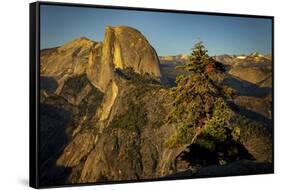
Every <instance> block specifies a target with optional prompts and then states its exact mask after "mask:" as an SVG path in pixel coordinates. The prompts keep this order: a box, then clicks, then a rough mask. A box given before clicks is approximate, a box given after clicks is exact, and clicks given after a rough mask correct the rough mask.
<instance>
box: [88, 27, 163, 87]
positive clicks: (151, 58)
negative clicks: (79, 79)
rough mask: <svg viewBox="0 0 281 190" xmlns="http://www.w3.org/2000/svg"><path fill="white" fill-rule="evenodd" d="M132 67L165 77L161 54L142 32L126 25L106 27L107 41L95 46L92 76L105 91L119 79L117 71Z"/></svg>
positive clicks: (94, 81) (89, 75) (90, 63)
mask: <svg viewBox="0 0 281 190" xmlns="http://www.w3.org/2000/svg"><path fill="white" fill-rule="evenodd" d="M128 67H131V68H133V69H134V71H135V72H137V73H139V74H145V73H148V74H151V75H153V76H155V77H156V78H159V79H160V76H161V73H160V66H159V60H158V56H157V54H156V52H155V50H154V49H153V48H152V47H151V46H150V44H149V42H148V41H147V40H146V39H145V37H144V36H143V35H142V34H141V33H140V32H139V31H137V30H135V29H133V28H130V27H126V26H117V27H106V30H105V37H104V41H103V43H99V44H95V46H93V48H92V49H91V52H90V55H89V64H88V67H87V75H88V78H89V79H90V81H91V82H92V83H93V85H95V86H96V87H97V88H99V89H100V90H101V91H102V92H104V91H105V89H107V87H108V84H109V83H110V82H111V81H112V80H115V76H114V70H115V69H124V68H128Z"/></svg>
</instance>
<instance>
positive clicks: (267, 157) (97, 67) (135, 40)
mask: <svg viewBox="0 0 281 190" xmlns="http://www.w3.org/2000/svg"><path fill="white" fill-rule="evenodd" d="M104 35H105V37H104V40H103V41H102V42H96V41H93V40H90V39H87V38H85V37H82V38H78V39H75V40H73V41H71V42H69V43H66V44H64V45H62V46H60V47H55V48H50V49H45V50H41V55H40V74H41V77H40V79H41V81H40V86H41V89H40V118H41V119H40V121H41V123H40V135H41V138H40V139H41V142H40V143H41V144H40V155H41V160H40V169H41V171H42V172H41V173H40V178H41V180H42V183H43V184H45V185H51V184H55V185H57V183H61V184H65V183H90V182H102V181H115V180H116V181H118V180H139V179H154V178H159V177H165V176H169V175H174V174H177V173H178V172H181V171H187V170H189V169H190V167H189V165H188V164H187V163H186V160H182V159H179V157H178V155H180V154H181V153H182V152H185V151H187V150H186V147H185V146H182V147H178V148H174V149H170V148H168V147H166V146H165V145H164V142H165V141H166V140H167V139H168V138H169V137H170V136H171V135H172V134H174V132H175V127H174V126H173V125H171V124H169V123H166V122H165V118H166V116H167V114H168V113H169V112H170V111H171V105H172V102H173V97H172V96H171V94H170V87H171V86H173V85H175V83H174V82H175V78H176V76H177V75H179V74H188V73H186V72H184V71H179V70H177V69H175V66H177V65H182V64H183V63H185V62H186V61H189V56H188V55H185V54H181V55H176V56H159V57H158V55H157V52H156V51H155V50H154V48H153V47H152V46H151V45H150V43H149V41H148V40H147V39H146V38H145V36H143V35H142V34H141V32H140V31H138V30H136V29H134V28H130V27H127V26H117V27H107V28H106V29H105V34H104ZM214 58H215V59H216V60H217V61H219V62H222V63H223V64H224V65H225V67H226V68H227V75H226V77H225V79H224V81H225V83H227V84H229V85H230V86H231V87H232V88H234V89H235V90H236V98H235V100H234V104H235V105H234V108H233V109H235V110H236V111H237V113H238V114H241V115H243V116H245V117H247V118H250V119H253V120H254V121H257V122H260V123H262V124H263V125H265V126H268V127H269V128H270V126H271V122H272V121H271V118H272V113H271V108H272V94H271V90H272V63H271V56H269V55H261V54H256V53H255V54H250V55H245V56H242V57H241V56H229V55H221V56H216V57H214ZM256 130H257V129H252V131H251V132H250V133H251V135H248V131H245V130H244V131H243V130H242V129H241V134H242V135H244V134H245V135H244V136H245V138H244V139H243V140H244V141H243V145H244V146H245V148H246V149H247V151H249V153H250V154H252V155H253V157H254V158H255V159H256V161H257V162H269V163H270V162H271V161H272V157H271V151H272V145H271V141H270V140H271V136H270V135H268V134H267V133H260V132H257V131H256ZM227 164H228V163H227ZM237 164H238V165H239V167H240V169H241V171H246V170H247V172H246V173H247V174H249V173H251V171H252V173H253V171H255V173H257V172H263V170H260V167H261V166H260V165H257V164H256V163H255V162H251V164H248V162H246V164H245V163H244V162H240V161H239V160H238V163H237ZM226 166H228V167H223V168H222V169H223V170H225V171H224V172H226V173H225V175H228V174H231V173H229V172H231V171H232V169H233V167H235V164H234V165H233V164H232V165H231V164H230V165H226ZM215 167H221V166H220V165H216V166H215ZM262 167H264V166H262ZM207 170H208V169H207ZM249 170H251V171H249ZM202 171H204V170H202ZM214 172H215V171H214ZM246 173H244V174H246ZM192 175H193V174H192ZM195 175H196V174H195ZM198 175H202V176H204V175H205V174H204V173H202V174H198Z"/></svg>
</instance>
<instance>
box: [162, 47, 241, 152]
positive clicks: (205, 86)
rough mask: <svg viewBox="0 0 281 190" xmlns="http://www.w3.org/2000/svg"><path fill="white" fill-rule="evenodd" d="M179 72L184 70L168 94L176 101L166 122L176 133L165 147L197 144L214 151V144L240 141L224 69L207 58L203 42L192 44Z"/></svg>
mask: <svg viewBox="0 0 281 190" xmlns="http://www.w3.org/2000/svg"><path fill="white" fill-rule="evenodd" d="M179 69H182V70H185V71H187V74H186V75H183V74H182V75H179V76H178V77H177V79H176V87H174V88H172V90H171V93H172V95H173V97H174V98H175V100H174V102H173V109H172V111H171V112H170V113H169V115H168V117H167V119H168V122H169V123H171V124H174V125H175V126H176V132H175V134H174V135H172V136H171V137H170V138H169V139H168V140H167V141H166V145H168V146H169V147H175V146H178V145H191V144H193V143H197V144H200V145H202V146H204V147H205V148H208V149H214V148H215V146H216V143H218V142H224V141H226V140H228V139H229V138H232V139H238V138H239V128H237V127H235V126H233V125H232V124H231V120H232V118H233V117H234V116H235V113H234V112H233V111H232V110H231V109H230V108H229V106H228V103H227V101H229V100H231V99H232V97H233V95H234V91H233V90H232V89H231V88H229V87H227V86H225V85H223V76H224V68H223V66H222V64H220V63H218V62H216V61H215V60H214V59H213V58H211V57H210V56H209V55H208V51H207V49H206V48H205V47H204V45H203V43H202V42H198V43H196V44H195V46H194V48H193V49H192V53H191V56H190V60H189V61H188V62H186V63H185V64H184V65H183V66H181V67H179Z"/></svg>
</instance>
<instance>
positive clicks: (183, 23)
mask: <svg viewBox="0 0 281 190" xmlns="http://www.w3.org/2000/svg"><path fill="white" fill-rule="evenodd" d="M40 14H41V17H40V24H41V25H40V28H41V36H40V38H41V39H40V42H41V44H40V45H41V47H40V48H41V49H44V48H50V47H56V46H60V45H62V44H64V43H66V42H69V41H71V40H73V39H75V38H79V37H82V36H85V37H87V38H89V39H92V40H94V41H102V40H103V37H104V30H105V27H106V26H108V25H109V26H116V25H127V26H130V27H134V28H136V29H138V30H139V31H141V32H142V34H143V35H144V36H145V37H146V38H147V39H148V41H149V42H150V44H151V45H152V46H153V47H154V48H155V50H156V51H157V53H158V55H175V54H179V53H190V51H191V48H192V46H193V45H194V43H195V42H197V41H198V39H200V40H201V41H203V43H204V45H205V46H206V47H207V49H208V50H209V54H210V55H219V54H243V53H244V54H248V53H251V52H254V51H257V52H261V53H271V47H272V41H271V34H272V31H271V19H264V18H245V17H229V16H210V15H198V14H179V13H163V12H148V11H129V10H116V9H101V8H86V7H66V6H55V5H41V9H40Z"/></svg>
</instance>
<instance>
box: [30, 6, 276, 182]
mask: <svg viewBox="0 0 281 190" xmlns="http://www.w3.org/2000/svg"><path fill="white" fill-rule="evenodd" d="M41 5H56V6H67V7H87V8H105V9H117V10H133V11H150V12H163V13H181V14H195V15H215V16H231V17H241V18H265V19H270V20H271V22H272V29H271V30H272V34H271V36H272V39H271V40H272V47H271V49H272V53H271V55H272V125H273V135H272V145H273V152H272V154H273V155H272V159H273V160H272V164H273V169H272V172H266V173H265V174H271V173H274V16H264V15H248V14H232V13H218V12H199V11H187V10H168V9H156V8H141V7H124V6H109V5H91V4H80V3H79V4H76V3H61V2H60V3H59V2H45V1H39V2H34V3H30V5H29V15H30V17H29V39H30V41H29V44H30V47H29V48H30V49H29V52H30V54H29V59H30V65H29V67H30V75H29V76H30V78H29V86H30V88H29V123H30V126H29V185H30V186H31V187H33V188H53V187H62V186H63V187H68V186H84V185H99V184H118V183H135V182H148V181H162V180H179V179H191V178H185V177H164V178H159V179H145V180H124V181H108V182H96V183H79V184H64V185H62V186H45V185H41V184H40V180H39V173H40V167H39V164H38V162H39V161H38V160H39V159H40V151H39V146H40V134H39V127H40V117H39V112H40V6H41ZM239 175H240V174H239ZM246 175H247V174H246ZM251 175H252V174H251ZM229 176H235V175H229ZM207 177H208V178H210V177H221V176H207ZM192 178H198V177H192ZM200 178H204V177H200Z"/></svg>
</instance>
